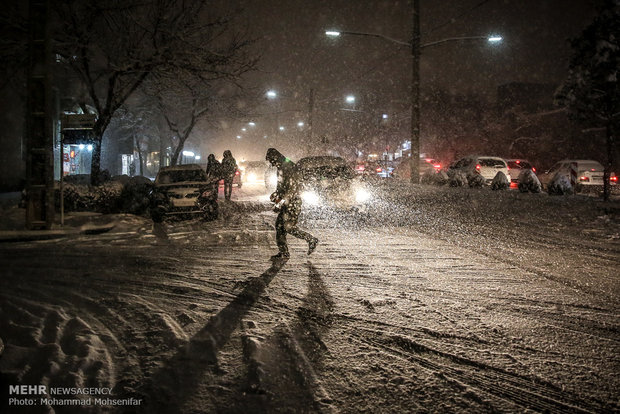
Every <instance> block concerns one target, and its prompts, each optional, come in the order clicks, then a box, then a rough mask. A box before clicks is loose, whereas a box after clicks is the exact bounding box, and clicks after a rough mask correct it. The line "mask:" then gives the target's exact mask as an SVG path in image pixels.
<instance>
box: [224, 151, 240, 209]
mask: <svg viewBox="0 0 620 414" xmlns="http://www.w3.org/2000/svg"><path fill="white" fill-rule="evenodd" d="M236 172H237V161H236V160H235V159H234V158H233V156H232V152H230V150H226V151H224V158H223V159H222V178H223V179H224V199H225V200H226V201H230V196H231V195H232V185H233V179H234V178H235V173H236Z"/></svg>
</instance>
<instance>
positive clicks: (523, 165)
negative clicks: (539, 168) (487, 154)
mask: <svg viewBox="0 0 620 414" xmlns="http://www.w3.org/2000/svg"><path fill="white" fill-rule="evenodd" d="M506 162H507V163H508V168H509V170H508V172H509V173H510V176H509V177H508V178H509V179H510V181H512V182H513V183H516V182H519V175H520V174H521V173H522V172H523V171H525V170H531V171H532V172H533V173H536V168H534V167H532V164H531V163H530V162H529V161H528V160H524V159H522V158H514V159H507V160H506Z"/></svg>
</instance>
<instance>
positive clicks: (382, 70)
mask: <svg viewBox="0 0 620 414" xmlns="http://www.w3.org/2000/svg"><path fill="white" fill-rule="evenodd" d="M242 6H243V7H244V9H245V11H246V17H245V21H246V22H247V25H248V27H249V28H250V32H251V33H252V35H253V36H254V37H256V38H257V39H258V42H257V44H256V46H255V47H256V51H257V52H258V53H260V54H261V55H262V60H261V62H260V65H259V66H260V71H259V72H258V73H255V74H253V75H252V76H251V77H250V83H253V84H255V85H256V86H257V88H258V89H259V90H261V88H262V89H263V90H265V91H266V90H268V89H275V90H277V91H278V92H279V93H280V94H281V97H280V99H279V100H278V102H277V103H274V102H271V103H269V104H268V105H271V106H267V107H265V108H262V109H260V110H259V112H260V111H262V112H263V113H265V112H267V113H269V112H281V114H280V115H279V117H278V120H277V122H279V123H283V122H286V121H288V122H289V124H293V123H294V122H296V119H297V118H300V117H303V114H301V115H300V113H299V112H297V113H296V115H297V118H295V119H294V117H295V113H294V112H293V111H294V110H302V111H303V110H305V108H306V107H307V102H308V96H309V94H310V90H311V89H312V90H313V91H314V95H315V106H314V118H315V119H314V132H315V133H316V134H318V135H323V134H329V132H330V130H333V128H335V127H336V125H343V124H346V122H348V121H347V119H346V118H343V117H342V116H343V111H342V110H341V109H342V107H343V104H342V103H343V102H344V97H345V96H346V95H347V94H353V95H355V96H356V97H357V103H356V109H358V110H362V111H368V112H369V111H373V112H374V113H375V114H374V115H373V116H379V115H378V114H380V113H382V112H389V113H396V114H399V116H400V117H401V118H402V120H403V123H404V122H405V119H406V120H407V122H408V119H409V115H408V114H409V107H410V84H411V54H410V49H409V48H408V47H407V46H402V45H398V44H396V43H391V42H389V41H386V40H383V39H380V38H375V37H366V36H350V35H349V36H341V37H340V38H337V39H332V38H328V37H327V36H325V34H324V32H325V30H328V29H338V30H343V31H355V32H364V33H377V34H381V35H383V36H386V37H389V38H393V39H397V40H401V41H404V42H409V41H410V39H411V33H412V31H411V27H412V17H411V16H412V5H411V2H410V1H403V0H382V1H367V0H364V1H351V0H330V1H324V0H313V1H286V2H282V1H278V0H260V1H254V0H252V1H249V0H248V1H245V2H242ZM420 9H421V10H420V13H421V18H420V20H421V43H422V44H426V43H429V42H435V41H439V40H442V39H446V38H452V37H470V36H483V35H484V36H486V35H490V34H498V35H501V36H503V38H504V41H503V42H502V43H501V44H495V45H493V44H489V43H487V42H486V41H485V40H465V41H454V42H447V43H443V44H440V45H434V46H430V47H426V48H423V49H422V57H421V63H420V65H421V88H422V89H421V90H422V94H423V97H424V95H429V94H432V93H433V92H434V91H436V90H438V89H442V90H447V91H450V92H452V93H470V94H477V95H483V96H484V99H486V100H489V101H494V100H495V94H496V91H497V87H498V86H499V85H502V84H505V83H510V82H534V83H551V84H555V85H557V84H559V83H560V82H562V80H563V79H564V77H565V76H566V73H567V67H568V60H569V58H570V55H571V49H570V45H569V42H568V40H569V39H571V38H574V37H575V36H578V35H579V34H580V33H581V31H582V30H583V28H584V27H585V26H587V24H589V23H590V22H591V20H592V18H593V17H594V15H595V10H596V2H595V1H571V2H567V1H561V0H547V1H544V0H543V1H538V0H528V1H511V0H461V1H450V0H433V1H431V0H421V1H420ZM422 105H423V104H422ZM447 110H449V109H447ZM344 115H346V114H344ZM287 117H288V118H287ZM270 122H276V121H274V120H273V119H271V121H270ZM364 122H367V121H364ZM403 130H407V127H403ZM261 133H262V132H261ZM235 134H236V131H233V130H231V131H228V133H227V134H225V135H224V136H223V137H222V138H223V140H224V143H223V145H226V144H225V142H227V141H229V140H230V139H231V137H234V136H235ZM263 146H264V145H263ZM218 147H219V145H218ZM236 147H237V148H238V149H239V151H241V152H244V149H245V146H244V145H242V144H241V142H237V143H236ZM260 148H262V147H261V145H258V147H257V150H258V151H260ZM248 150H249V148H248ZM246 152H247V151H246ZM254 157H255V156H254Z"/></svg>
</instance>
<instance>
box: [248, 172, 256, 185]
mask: <svg viewBox="0 0 620 414" xmlns="http://www.w3.org/2000/svg"><path fill="white" fill-rule="evenodd" d="M255 182H256V174H255V173H249V174H248V183H250V184H254V183H255Z"/></svg>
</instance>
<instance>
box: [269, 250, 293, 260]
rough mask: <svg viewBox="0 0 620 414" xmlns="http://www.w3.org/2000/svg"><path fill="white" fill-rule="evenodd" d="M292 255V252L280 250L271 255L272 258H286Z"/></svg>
mask: <svg viewBox="0 0 620 414" xmlns="http://www.w3.org/2000/svg"><path fill="white" fill-rule="evenodd" d="M290 257H291V255H290V253H288V252H286V253H285V252H280V253H278V254H274V255H273V256H271V260H285V259H288V258H290Z"/></svg>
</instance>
